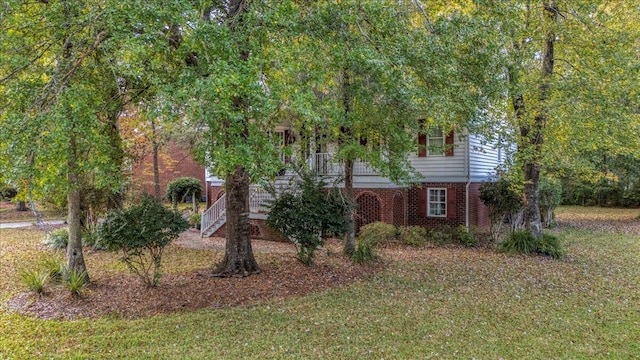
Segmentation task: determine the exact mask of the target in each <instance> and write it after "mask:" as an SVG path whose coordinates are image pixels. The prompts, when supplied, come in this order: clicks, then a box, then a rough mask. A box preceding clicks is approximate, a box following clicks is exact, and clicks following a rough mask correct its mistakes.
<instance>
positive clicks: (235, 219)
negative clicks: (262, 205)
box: [215, 166, 260, 277]
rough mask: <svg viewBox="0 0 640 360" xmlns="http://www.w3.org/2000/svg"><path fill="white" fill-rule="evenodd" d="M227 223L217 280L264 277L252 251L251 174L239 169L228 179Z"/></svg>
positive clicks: (216, 272) (228, 176)
mask: <svg viewBox="0 0 640 360" xmlns="http://www.w3.org/2000/svg"><path fill="white" fill-rule="evenodd" d="M225 187H226V189H225V190H226V192H225V196H226V202H227V223H226V231H227V238H226V240H227V241H226V245H225V254H224V259H223V260H222V262H221V263H220V264H219V265H218V267H217V268H216V270H215V275H216V276H225V277H226V276H249V275H251V274H257V273H260V267H258V263H257V262H256V260H255V258H254V256H253V249H252V248H251V225H250V223H249V196H248V195H249V174H248V173H247V171H246V170H245V169H244V168H243V167H241V166H236V169H235V171H234V172H233V173H228V174H227V176H226V179H225Z"/></svg>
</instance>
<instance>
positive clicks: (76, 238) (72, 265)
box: [65, 130, 89, 282]
mask: <svg viewBox="0 0 640 360" xmlns="http://www.w3.org/2000/svg"><path fill="white" fill-rule="evenodd" d="M72 131H73V130H72ZM77 156H78V151H77V146H76V135H75V134H71V135H70V139H69V159H68V160H67V168H68V169H67V181H68V182H69V184H68V189H67V202H68V205H67V206H68V208H69V210H68V218H67V223H68V224H69V241H68V242H67V269H66V270H67V272H66V274H65V277H66V278H67V279H68V276H69V273H70V272H72V271H74V272H75V273H76V274H85V282H89V275H88V273H87V267H86V265H85V263H84V256H83V254H82V232H81V230H80V221H81V219H80V216H81V211H80V199H81V196H80V176H79V175H78V173H77V163H78V159H77Z"/></svg>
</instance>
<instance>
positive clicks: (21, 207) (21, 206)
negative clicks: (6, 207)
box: [16, 200, 27, 211]
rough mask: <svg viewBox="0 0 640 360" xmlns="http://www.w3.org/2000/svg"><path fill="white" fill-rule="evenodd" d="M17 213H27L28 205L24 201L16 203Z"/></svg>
mask: <svg viewBox="0 0 640 360" xmlns="http://www.w3.org/2000/svg"><path fill="white" fill-rule="evenodd" d="M16 211H27V203H26V202H25V201H22V200H18V201H16Z"/></svg>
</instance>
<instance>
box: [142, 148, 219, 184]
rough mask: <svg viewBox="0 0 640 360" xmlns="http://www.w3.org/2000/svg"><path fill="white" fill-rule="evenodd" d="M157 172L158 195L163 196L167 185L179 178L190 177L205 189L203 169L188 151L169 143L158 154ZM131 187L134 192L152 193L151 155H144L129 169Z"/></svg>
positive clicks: (148, 153)
mask: <svg viewBox="0 0 640 360" xmlns="http://www.w3.org/2000/svg"><path fill="white" fill-rule="evenodd" d="M158 170H159V175H160V194H162V196H164V195H165V194H166V192H167V185H168V184H169V182H171V181H172V180H175V179H177V178H179V177H192V178H196V179H198V180H200V183H201V184H202V186H203V187H202V188H203V189H205V185H206V184H207V183H206V182H205V169H204V166H202V165H201V164H199V163H197V162H196V161H195V160H193V158H192V157H191V155H190V154H189V152H188V151H186V150H184V149H182V148H181V147H180V146H178V144H176V143H175V142H173V141H171V142H169V143H168V144H167V145H166V146H163V147H162V148H161V149H160V152H159V154H158ZM131 186H132V189H133V190H134V191H138V192H146V193H149V194H153V193H154V180H153V155H152V154H151V153H150V152H147V153H145V154H144V156H143V157H141V158H140V160H139V161H137V162H136V163H134V164H133V165H132V167H131Z"/></svg>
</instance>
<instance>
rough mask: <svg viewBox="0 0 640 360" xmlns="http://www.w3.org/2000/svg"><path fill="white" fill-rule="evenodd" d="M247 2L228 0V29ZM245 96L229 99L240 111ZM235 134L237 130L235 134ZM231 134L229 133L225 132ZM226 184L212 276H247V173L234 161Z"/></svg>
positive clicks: (236, 27) (244, 56) (238, 21)
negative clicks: (220, 251)
mask: <svg viewBox="0 0 640 360" xmlns="http://www.w3.org/2000/svg"><path fill="white" fill-rule="evenodd" d="M248 6H249V3H248V2H246V1H245V0H232V1H230V2H229V12H228V17H227V24H228V26H229V28H230V29H231V32H232V33H236V32H237V31H242V26H243V25H244V24H243V22H244V19H243V15H244V13H245V12H246V11H247V7H248ZM241 39H243V37H239V40H238V42H237V46H238V50H239V61H241V62H247V61H248V60H249V55H250V54H249V51H248V50H247V46H246V45H247V44H245V43H244V42H245V41H247V40H246V39H244V40H241ZM249 105H250V104H248V103H247V99H246V98H245V97H243V96H242V95H238V96H236V97H234V99H233V106H234V108H235V110H236V111H237V112H239V113H242V114H243V115H244V114H246V111H247V109H248V108H249ZM231 121H232V120H230V119H226V120H225V124H224V126H225V129H226V131H227V132H229V131H237V130H232V129H231V128H232V126H231V125H232V123H231ZM235 121H240V122H241V123H240V124H236V125H240V126H241V128H242V134H240V135H242V136H243V137H244V138H245V139H247V138H248V137H249V119H248V118H247V117H246V116H243V117H242V118H241V119H236V120H235ZM236 135H237V134H236ZM227 136H229V137H231V134H228V133H227ZM225 145H226V146H227V147H229V146H230V145H231V140H230V139H229V138H228V139H227V141H225ZM225 187H226V189H225V190H226V192H225V196H226V203H227V210H226V215H227V222H226V232H227V234H226V235H227V236H226V245H225V254H224V259H223V260H222V262H221V263H220V264H219V265H218V267H217V268H216V270H215V274H214V276H224V277H228V276H249V275H251V274H258V273H260V271H261V270H260V267H258V263H257V262H256V260H255V258H254V256H253V249H252V248H251V224H250V223H249V173H248V172H247V170H246V169H245V168H244V167H242V166H240V165H236V167H235V170H234V171H233V173H231V172H228V173H227V174H226V178H225Z"/></svg>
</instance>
